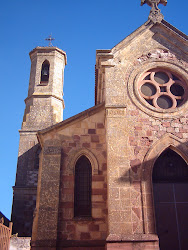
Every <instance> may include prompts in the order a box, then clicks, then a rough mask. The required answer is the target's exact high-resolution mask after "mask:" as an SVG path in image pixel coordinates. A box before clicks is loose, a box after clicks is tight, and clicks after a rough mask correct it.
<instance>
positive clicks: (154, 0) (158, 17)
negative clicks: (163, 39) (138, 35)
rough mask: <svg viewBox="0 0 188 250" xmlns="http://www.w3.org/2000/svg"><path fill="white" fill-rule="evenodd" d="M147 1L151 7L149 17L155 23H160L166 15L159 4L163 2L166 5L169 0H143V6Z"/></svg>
mask: <svg viewBox="0 0 188 250" xmlns="http://www.w3.org/2000/svg"><path fill="white" fill-rule="evenodd" d="M145 3H147V4H148V5H149V6H150V7H151V10H150V14H149V19H150V20H151V21H152V22H154V23H160V22H161V21H162V20H163V18H164V16H163V14H161V10H160V9H159V8H158V5H159V4H160V3H161V4H163V5H164V6H166V5H167V0H141V6H142V5H143V4H145Z"/></svg>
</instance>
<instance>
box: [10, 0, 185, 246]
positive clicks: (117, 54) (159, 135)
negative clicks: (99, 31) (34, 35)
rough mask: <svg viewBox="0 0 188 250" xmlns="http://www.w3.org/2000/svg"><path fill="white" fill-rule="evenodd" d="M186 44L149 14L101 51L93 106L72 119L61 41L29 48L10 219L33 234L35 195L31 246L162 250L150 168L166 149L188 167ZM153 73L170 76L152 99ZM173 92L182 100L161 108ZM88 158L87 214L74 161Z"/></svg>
mask: <svg viewBox="0 0 188 250" xmlns="http://www.w3.org/2000/svg"><path fill="white" fill-rule="evenodd" d="M159 2H160V1H159ZM187 45H188V44H187V36H186V35H184V34H183V33H181V32H180V31H179V30H177V29H176V28H174V27H173V26H171V25H170V24H169V23H167V22H166V21H164V20H163V19H160V20H157V22H154V21H152V19H151V18H150V19H149V20H148V21H147V22H146V23H144V24H143V25H142V26H141V27H140V28H138V29H137V30H136V31H135V32H133V33H132V34H131V35H130V36H128V37H127V38H125V39H124V40H123V41H121V42H120V43H119V44H117V45H116V46H115V47H114V48H112V49H111V50H97V53H96V72H95V73H96V78H95V106H94V107H92V108H90V109H88V110H85V111H83V112H82V113H80V114H78V115H76V116H73V117H71V118H69V119H67V120H65V121H61V115H62V111H63V107H64V104H63V100H62V93H63V92H62V88H63V85H62V72H63V69H64V66H65V64H66V55H65V53H64V52H63V51H61V50H59V49H58V48H53V47H52V48H41V47H37V48H36V49H34V50H33V51H32V52H31V54H30V56H31V61H32V65H31V77H30V86H29V94H28V98H27V99H26V109H25V114H24V120H23V125H22V130H21V132H20V149H19V159H18V170H17V179H16V186H15V187H14V203H13V216H12V218H13V222H14V225H15V228H20V229H19V230H20V232H21V234H23V235H24V234H29V233H30V232H31V224H32V215H33V209H34V207H35V200H36V208H35V212H34V219H33V228H32V238H31V249H33V250H35V249H40V250H42V249H45V250H48V249H50V250H52V249H54V250H55V249H72V250H73V249H87V250H93V249H98V250H102V249H103V250H104V249H106V250H108V249H110V250H116V249H119V250H121V249H122V250H123V249H131V250H138V249H147V250H148V249H159V242H160V235H158V234H157V229H156V220H157V217H156V216H155V207H154V204H155V202H154V194H153V182H152V171H153V167H154V166H155V162H156V160H157V159H158V158H159V157H160V155H161V154H162V153H163V152H164V151H165V150H166V149H170V150H172V151H174V152H175V153H176V154H178V155H179V156H180V157H181V158H182V160H183V161H184V163H185V164H187V163H188V150H187V147H188V144H187V139H188V120H187V118H188V111H187V110H188V102H187V98H188V87H187V85H188V81H187V79H188V63H187V62H188V54H187ZM44 60H48V61H49V62H50V77H49V83H48V84H41V83H40V74H41V65H42V63H43V62H44ZM147 72H150V73H149V74H150V75H151V77H153V78H154V76H156V75H155V74H156V72H159V75H160V80H161V79H162V81H164V78H163V77H164V75H165V74H166V75H165V76H167V78H168V81H167V82H164V83H163V84H164V85H162V84H159V85H156V86H157V87H156V88H155V89H154V90H155V91H156V94H152V95H151V96H150V95H148V96H147V93H146V95H145V96H144V94H143V93H141V87H140V85H139V84H140V81H141V80H142V81H145V82H146V83H147V84H148V85H149V86H150V87H151V83H152V79H151V78H150V77H149V78H147V77H148V75H147ZM161 72H162V73H161ZM164 72H171V73H164ZM161 75H162V76H161ZM145 76H146V78H144V77H145ZM170 76H171V78H170ZM143 79H144V80H143ZM169 79H170V80H169ZM153 81H156V83H157V80H156V79H155V78H154V79H153ZM167 83H168V85H167ZM165 84H166V85H165ZM170 84H171V85H170ZM172 84H176V85H178V84H179V85H178V86H179V89H181V90H182V89H183V94H182V96H181V97H178V95H177V94H176V93H175V94H174V95H173V94H172V92H171V86H172ZM181 84H182V85H181ZM176 85H175V87H177V86H176ZM164 86H165V87H164ZM151 90H152V88H149V91H151ZM176 90H177V91H178V87H177V89H176ZM160 91H161V92H160ZM143 96H144V97H143ZM156 96H157V97H156ZM174 96H175V97H174ZM152 98H153V99H152ZM155 98H158V99H157V100H159V98H161V99H162V101H163V103H162V104H158V103H157V101H156V102H154V101H153V100H155ZM173 98H176V99H175V100H176V101H175V102H176V105H175V104H174V106H172V107H168V106H167V107H166V106H164V107H163V106H162V107H161V106H160V105H164V103H165V105H169V106H170V105H171V103H172V99H173ZM178 98H179V99H178ZM181 98H182V100H181ZM151 100H152V101H151ZM166 100H167V101H166ZM179 100H181V101H182V103H180V102H179ZM38 130H40V131H38ZM36 135H37V136H36ZM82 156H85V157H86V158H87V159H88V160H89V162H90V163H91V169H92V184H91V194H90V195H91V201H92V202H91V207H92V208H91V215H90V216H88V217H87V218H86V217H82V216H80V217H76V216H75V213H74V195H75V183H76V178H75V175H76V174H75V172H76V171H75V166H76V164H77V162H78V160H79V159H80V158H81V157H82ZM82 167H83V166H82ZM37 178H38V182H37V184H36V180H37ZM36 188H37V191H36ZM184 191H185V192H186V190H184ZM36 192H37V195H36ZM23 214H24V216H23ZM28 223H30V224H28ZM186 226H187V225H186ZM22 227H23V228H24V230H26V227H27V228H29V230H30V231H27V233H25V232H26V231H23V230H22V231H21V228H22ZM187 227H188V226H187ZM16 230H17V229H16Z"/></svg>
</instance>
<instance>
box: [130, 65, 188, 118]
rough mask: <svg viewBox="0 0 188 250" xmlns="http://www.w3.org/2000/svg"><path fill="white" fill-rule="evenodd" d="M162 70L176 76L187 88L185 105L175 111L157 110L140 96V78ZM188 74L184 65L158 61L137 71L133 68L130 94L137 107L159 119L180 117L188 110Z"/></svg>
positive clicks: (138, 68) (140, 67)
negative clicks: (152, 71) (149, 72)
mask: <svg viewBox="0 0 188 250" xmlns="http://www.w3.org/2000/svg"><path fill="white" fill-rule="evenodd" d="M154 69H156V70H161V71H163V70H164V71H170V72H171V73H172V74H174V75H176V76H177V77H178V78H179V79H181V80H182V81H183V82H185V84H186V86H187V88H186V89H185V101H184V103H183V104H182V105H181V106H179V107H176V108H174V109H172V108H170V109H162V108H161V109H157V108H156V107H154V106H152V105H150V104H149V103H147V101H146V100H145V99H144V98H143V97H142V96H141V95H140V93H139V88H138V83H139V82H140V78H141V77H142V76H143V75H144V74H145V73H146V72H147V71H150V70H154ZM187 79H188V72H187V70H186V69H184V68H183V65H182V64H179V65H178V64H177V63H174V64H173V63H172V62H169V63H168V62H164V61H157V62H149V63H148V62H145V63H142V64H141V65H139V67H137V68H136V69H135V68H133V70H132V72H131V74H130V76H129V80H128V93H129V95H130V97H131V99H132V101H133V102H134V103H135V105H136V106H137V107H138V108H139V109H141V110H142V111H144V112H145V113H147V114H149V115H151V116H154V117H158V118H172V117H179V116H181V115H184V114H183V113H184V112H185V110H187V109H188V101H187V100H188V80H187Z"/></svg>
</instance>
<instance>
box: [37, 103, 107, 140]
mask: <svg viewBox="0 0 188 250" xmlns="http://www.w3.org/2000/svg"><path fill="white" fill-rule="evenodd" d="M103 108H104V102H103V103H101V104H98V105H95V106H93V107H91V108H89V109H86V110H84V111H82V112H81V113H78V114H76V115H74V116H72V117H70V118H68V119H66V120H64V121H62V122H59V123H57V124H55V125H52V126H50V127H48V128H45V129H42V130H39V131H38V132H37V136H39V137H40V135H44V134H46V133H48V132H50V131H51V130H53V129H56V130H57V129H59V128H60V127H64V126H67V125H70V124H71V123H73V122H74V121H75V120H77V119H79V120H80V119H84V118H86V117H89V116H91V115H93V114H96V113H97V112H98V111H99V110H102V109H103Z"/></svg>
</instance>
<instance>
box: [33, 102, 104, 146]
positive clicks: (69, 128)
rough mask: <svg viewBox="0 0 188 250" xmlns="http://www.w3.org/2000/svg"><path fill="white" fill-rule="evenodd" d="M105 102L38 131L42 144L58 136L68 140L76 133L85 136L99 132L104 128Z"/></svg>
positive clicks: (60, 138)
mask: <svg viewBox="0 0 188 250" xmlns="http://www.w3.org/2000/svg"><path fill="white" fill-rule="evenodd" d="M104 117H105V116H104V104H100V105H97V106H94V107H92V108H90V109H87V110H85V111H83V112H81V113H79V114H77V115H75V116H73V117H70V118H69V119H67V120H64V121H62V122H60V123H57V124H55V125H54V126H52V127H49V128H47V129H43V130H41V131H39V132H38V134H37V136H38V139H39V142H40V143H41V145H43V144H44V142H45V141H48V140H51V139H54V138H56V139H57V140H67V139H68V138H69V139H70V138H72V137H74V136H75V135H77V136H81V135H82V136H84V135H87V134H95V133H97V129H103V128H104Z"/></svg>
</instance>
